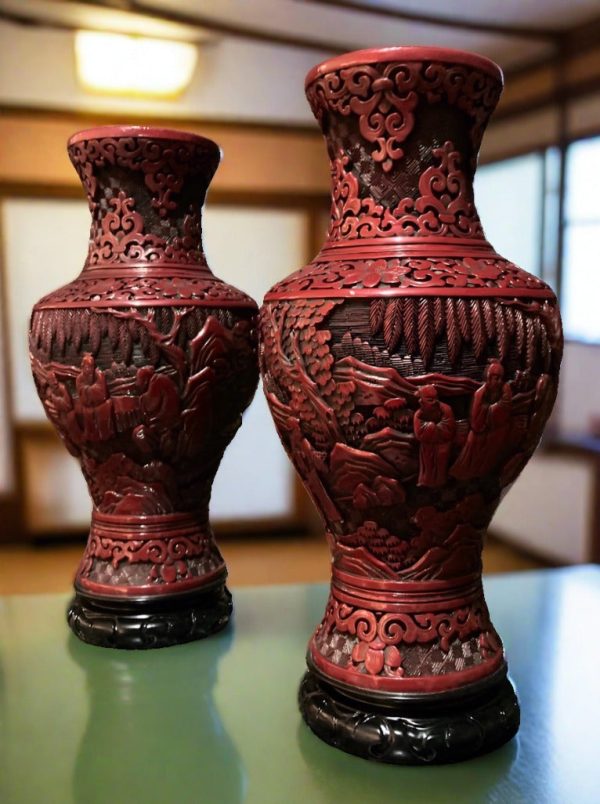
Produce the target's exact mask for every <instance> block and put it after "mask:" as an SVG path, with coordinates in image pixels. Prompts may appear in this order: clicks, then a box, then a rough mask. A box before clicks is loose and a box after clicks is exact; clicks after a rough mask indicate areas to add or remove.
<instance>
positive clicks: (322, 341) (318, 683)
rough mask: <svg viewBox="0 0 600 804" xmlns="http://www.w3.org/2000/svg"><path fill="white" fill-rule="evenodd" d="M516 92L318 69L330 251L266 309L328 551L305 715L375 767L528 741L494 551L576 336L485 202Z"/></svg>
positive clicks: (421, 76)
mask: <svg viewBox="0 0 600 804" xmlns="http://www.w3.org/2000/svg"><path fill="white" fill-rule="evenodd" d="M501 88H502V73H501V71H500V69H499V68H498V67H497V66H496V65H495V64H493V63H492V62H490V61H488V60H487V59H484V58H482V57H479V56H476V55H473V54H470V53H463V52H460V51H452V50H444V49H437V48H416V47H415V48H388V49H382V50H365V51H358V52H355V53H350V54H347V55H345V56H341V57H339V58H335V59H333V60H331V61H328V62H325V63H324V64H321V65H319V66H318V67H316V68H314V69H313V70H312V71H311V72H310V73H309V74H308V76H307V80H306V91H307V96H308V100H309V102H310V105H311V107H312V109H313V112H314V114H315V116H316V117H317V119H318V121H319V123H320V125H321V128H322V130H323V133H324V135H325V139H326V142H327V149H328V152H329V157H330V159H331V175H332V204H331V223H330V226H329V234H328V238H327V241H326V243H325V245H324V246H323V248H322V249H321V251H320V253H319V254H318V255H317V257H316V258H315V259H314V260H313V262H312V263H311V264H310V265H308V266H306V267H305V268H302V269H301V270H300V271H297V272H296V273H294V274H292V275H291V276H290V277H289V278H287V279H285V280H283V281H282V282H280V283H279V284H277V285H275V287H273V288H272V290H271V291H270V292H269V293H268V294H267V296H266V298H265V303H264V306H263V308H262V311H261V319H260V341H261V346H260V361H261V370H262V373H263V378H264V387H265V392H266V395H267V399H268V401H269V405H270V408H271V412H272V414H273V418H274V420H275V423H276V426H277V429H278V432H279V434H280V436H281V440H282V441H283V444H284V446H285V448H286V449H287V451H288V453H289V455H290V458H291V459H292V461H293V463H294V465H295V467H296V469H297V470H298V472H299V473H300V475H301V476H302V479H303V481H304V483H305V485H306V486H307V488H308V490H309V492H310V494H311V495H312V498H313V500H314V503H315V505H316V506H317V508H318V509H319V511H320V513H321V516H322V518H323V521H324V523H325V528H326V533H327V539H328V541H329V544H330V545H331V550H332V561H333V564H332V582H331V592H330V597H329V602H328V605H327V610H326V612H325V616H324V618H323V621H322V622H321V624H320V625H319V626H318V628H317V629H316V631H315V633H314V635H313V637H312V639H311V640H310V644H309V648H308V668H309V669H308V673H307V674H306V676H305V677H304V680H303V682H302V685H301V688H300V707H301V710H302V713H303V716H304V718H305V720H306V722H307V723H308V724H309V726H310V727H311V729H313V731H314V732H315V733H316V734H317V735H318V736H319V737H321V738H322V739H323V740H325V741H327V742H329V743H331V744H333V745H335V746H337V747H338V748H341V749H343V750H345V751H348V752H351V753H355V754H359V755H361V756H364V757H367V758H369V759H375V760H379V761H382V762H393V763H430V762H449V761H455V760H459V759H465V758H467V757H470V756H473V755H476V754H479V753H483V752H485V751H488V750H490V749H492V748H494V747H497V746H499V745H501V744H502V743H504V742H506V741H507V740H509V739H510V738H511V737H512V736H513V735H514V734H515V733H516V731H517V729H518V725H519V706H518V702H517V698H516V695H515V692H514V690H513V687H512V685H511V683H510V681H509V680H508V678H507V665H506V661H505V657H504V652H503V647H502V642H501V641H500V637H499V636H498V634H497V633H496V631H495V629H494V626H493V625H492V623H491V621H490V617H489V614H488V609H487V607H486V603H485V600H484V596H483V590H482V583H481V549H482V542H483V539H484V535H485V531H486V528H487V526H488V524H489V522H490V519H491V517H492V515H493V513H494V510H495V509H496V507H497V505H498V503H499V501H500V499H501V498H502V496H503V494H504V493H505V492H506V491H507V489H508V488H509V486H510V485H511V483H512V482H513V481H514V480H515V479H516V477H517V475H518V474H519V472H520V471H521V469H522V468H523V467H524V465H525V464H526V462H527V460H528V459H529V458H530V456H531V455H532V453H533V451H534V449H535V448H536V445H537V443H538V441H539V439H540V437H541V434H542V430H543V427H544V424H545V422H546V420H547V418H548V416H549V414H550V411H551V408H552V405H553V402H554V399H555V396H556V389H557V381H558V370H559V363H560V358H561V351H562V337H561V325H560V318H559V313H558V309H557V306H556V298H555V296H554V294H553V292H552V290H551V289H550V288H549V287H548V286H547V285H545V284H544V283H543V282H542V281H540V280H539V279H537V278H536V277H534V276H531V275H529V274H527V273H526V272H525V271H523V270H521V269H520V268H518V267H517V266H516V265H513V264H512V263H511V262H509V261H508V260H507V259H504V258H503V257H501V256H500V255H498V254H497V253H496V252H495V251H494V249H493V247H492V245H491V244H490V243H489V242H488V241H487V240H486V239H485V235H484V232H483V229H482V226H481V223H480V221H479V218H478V216H477V211H476V209H475V206H474V202H473V189H472V188H473V184H472V183H473V174H474V171H475V166H476V161H477V154H478V151H479V146H480V142H481V138H482V135H483V132H484V129H485V126H486V124H487V122H488V119H489V117H490V115H491V113H492V111H493V109H494V107H495V105H496V103H497V101H498V97H499V95H500V92H501ZM532 513H533V512H532ZM515 616H518V601H515Z"/></svg>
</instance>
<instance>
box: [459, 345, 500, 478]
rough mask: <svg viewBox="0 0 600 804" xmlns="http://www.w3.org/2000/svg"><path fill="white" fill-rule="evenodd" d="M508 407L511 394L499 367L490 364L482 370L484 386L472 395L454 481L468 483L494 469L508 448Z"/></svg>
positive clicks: (498, 364) (498, 363) (494, 362)
mask: <svg viewBox="0 0 600 804" xmlns="http://www.w3.org/2000/svg"><path fill="white" fill-rule="evenodd" d="M511 406H512V391H511V389H510V385H509V384H508V383H507V382H504V369H503V367H502V364H501V363H500V362H499V361H498V360H492V361H490V363H489V364H488V366H487V367H486V369H485V382H484V383H483V385H482V386H481V388H479V389H478V390H477V391H475V394H474V395H473V402H472V403H471V415H470V417H469V424H470V428H471V429H470V431H469V435H468V436H467V441H466V444H465V446H464V448H463V450H462V452H461V453H460V455H459V456H458V458H457V460H456V463H455V464H454V466H453V467H452V469H451V470H450V471H451V474H452V475H453V476H454V477H456V478H457V479H458V480H469V479H470V478H472V477H480V476H482V475H486V474H488V473H489V472H492V471H494V469H496V468H497V466H498V464H499V463H500V462H501V461H502V458H503V457H504V455H505V453H506V451H507V448H508V447H509V444H508V437H509V433H510V414H511Z"/></svg>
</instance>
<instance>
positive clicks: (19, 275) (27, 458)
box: [0, 198, 308, 532]
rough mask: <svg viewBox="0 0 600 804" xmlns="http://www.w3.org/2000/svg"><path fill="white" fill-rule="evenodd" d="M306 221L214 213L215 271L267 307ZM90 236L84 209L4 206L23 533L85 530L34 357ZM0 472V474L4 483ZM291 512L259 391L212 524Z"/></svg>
mask: <svg viewBox="0 0 600 804" xmlns="http://www.w3.org/2000/svg"><path fill="white" fill-rule="evenodd" d="M307 219H308V216H307V214H306V212H305V211H304V210H302V209H293V210H291V209H275V208H265V207H256V206H244V207H242V206H230V205H224V204H222V205H213V206H209V209H208V210H207V211H206V216H205V225H204V233H205V243H206V250H207V254H208V258H209V261H210V264H211V266H212V268H213V271H214V272H215V273H216V274H217V275H218V276H222V277H223V278H225V279H227V280H228V281H230V282H232V283H233V284H235V285H237V286H238V287H240V288H242V289H243V290H246V291H247V292H248V293H250V294H251V295H252V296H253V297H254V298H255V299H256V300H257V301H258V302H259V303H260V302H261V300H262V297H263V295H264V293H265V291H266V290H267V289H268V288H269V287H270V285H272V284H273V283H274V282H275V281H277V279H279V278H280V277H283V276H284V275H285V274H286V273H289V272H290V271H291V270H294V269H295V268H297V267H299V266H300V265H301V264H302V263H303V261H305V260H306V258H307V256H308V255H307V254H306V251H307V242H308V232H307ZM88 228H89V217H88V210H87V207H86V204H85V202H84V201H79V200H61V199H47V198H44V199H40V198H5V199H4V200H3V202H2V231H3V246H4V248H3V251H4V254H3V264H4V291H5V296H6V304H5V309H6V310H7V313H8V322H7V332H8V341H9V343H8V354H9V358H10V367H11V386H12V396H13V400H12V401H13V408H14V415H15V424H16V426H17V430H18V432H19V436H20V437H19V443H20V446H21V456H20V458H21V467H22V468H21V478H22V480H21V483H22V485H23V489H22V493H23V494H24V502H25V512H26V520H27V521H26V524H27V527H28V529H29V530H30V531H32V532H40V531H56V532H64V531H65V530H69V529H71V530H72V529H78V528H82V527H84V526H85V523H86V521H87V520H88V517H89V508H90V503H89V498H88V495H87V490H86V489H85V485H84V482H83V480H82V478H81V475H80V472H79V467H78V466H77V464H76V462H75V461H74V460H73V459H72V458H71V457H70V456H69V455H68V454H67V452H66V451H65V449H64V447H63V446H62V445H61V444H60V443H59V441H58V439H57V438H56V437H55V436H54V435H53V434H52V432H51V430H50V427H49V425H46V419H45V416H44V413H43V410H42V407H41V405H40V403H39V401H38V398H37V394H36V392H35V388H34V385H33V382H32V380H31V376H30V372H29V364H28V356H27V325H28V318H29V313H30V310H31V307H32V305H33V304H34V302H35V301H36V300H37V299H38V298H39V297H40V296H42V295H43V294H45V293H47V292H48V291H50V290H51V289H53V288H56V287H58V286H59V285H61V284H64V283H66V282H68V281H69V280H70V279H72V278H73V277H75V276H76V275H77V273H78V272H79V270H80V269H81V266H82V264H83V260H84V257H85V253H86V243H87V233H88ZM0 368H1V367H0ZM1 401H2V388H0V404H1ZM5 422H6V412H5V411H3V410H1V409H0V425H2V426H4V425H5ZM1 457H2V456H1V455H0V458H1ZM1 471H2V467H1V466H0V480H1V479H2V474H1ZM293 506H294V476H293V473H292V470H291V467H290V465H289V462H288V460H287V458H286V456H285V454H284V452H283V449H282V447H281V445H280V443H279V440H278V438H277V435H276V433H275V431H274V429H273V426H272V422H271V419H270V415H269V413H268V411H267V408H266V404H265V401H264V398H263V394H262V390H261V388H260V387H259V389H258V391H257V394H256V398H255V400H254V402H253V403H252V406H251V407H250V409H249V410H248V411H247V412H246V414H245V417H244V426H243V427H242V428H241V430H240V431H239V433H238V435H237V436H236V438H235V440H234V442H233V444H232V445H231V447H230V449H229V450H228V452H227V454H226V456H225V458H224V460H223V463H222V465H221V468H220V470H219V473H218V476H217V479H216V482H215V486H214V493H213V500H212V504H211V512H212V516H213V518H214V520H215V521H224V520H226V521H227V522H232V521H236V520H244V521H249V520H260V521H263V520H274V519H281V518H288V517H292V516H293V514H294V510H293Z"/></svg>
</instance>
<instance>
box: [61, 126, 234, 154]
mask: <svg viewBox="0 0 600 804" xmlns="http://www.w3.org/2000/svg"><path fill="white" fill-rule="evenodd" d="M125 137H126V138H128V139H129V138H132V137H133V138H142V137H145V138H147V139H153V140H179V141H181V142H197V143H199V144H203V145H204V146H205V147H206V148H207V149H210V150H215V151H218V152H219V153H220V152H221V149H220V147H219V146H218V145H217V143H216V142H215V141H214V140H211V139H209V138H208V137H203V136H201V135H200V134H194V133H192V132H191V131H181V130H179V129H176V128H163V127H161V126H138V125H130V124H123V125H109V126H95V127H94V128H86V129H83V130H82V131H77V132H76V133H75V134H73V135H72V136H71V137H69V139H68V141H67V147H70V146H71V145H76V144H77V143H79V142H83V141H84V140H101V139H119V138H125Z"/></svg>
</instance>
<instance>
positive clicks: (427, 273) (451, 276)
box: [268, 257, 553, 299]
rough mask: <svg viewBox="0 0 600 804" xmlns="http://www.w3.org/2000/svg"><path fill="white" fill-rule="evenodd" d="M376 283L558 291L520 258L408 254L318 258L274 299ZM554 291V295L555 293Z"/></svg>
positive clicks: (348, 291)
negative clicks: (519, 264)
mask: <svg viewBox="0 0 600 804" xmlns="http://www.w3.org/2000/svg"><path fill="white" fill-rule="evenodd" d="M374 288H386V289H387V288H389V289H395V290H397V291H398V292H400V291H402V290H404V289H406V288H418V289H421V290H422V291H423V292H430V293H435V292H438V293H439V292H440V291H443V290H447V289H450V290H452V291H455V292H460V290H461V289H467V288H468V289H477V288H480V289H481V290H485V291H486V292H490V291H491V289H494V288H496V289H498V290H515V291H524V290H528V291H535V292H542V293H544V295H547V296H548V297H550V296H551V294H552V291H550V289H549V288H548V286H547V285H546V283H545V282H542V280H541V279H538V278H537V277H535V276H532V275H531V274H526V273H525V272H524V271H522V270H521V269H520V268H518V267H517V266H516V265H514V263H512V262H509V260H505V259H502V258H501V257H463V258H458V257H445V258H441V257H440V258H436V257H430V258H426V257H404V258H397V259H396V258H379V259H377V258H374V259H367V260H359V259H354V260H347V259H341V260H331V261H327V262H324V261H322V260H320V259H317V260H315V261H314V262H312V263H311V264H310V265H308V266H306V267H305V268H301V269H300V270H299V271H296V272H295V273H293V274H291V275H290V276H289V277H287V278H286V279H283V280H282V281H281V282H278V283H277V284H276V285H274V286H273V288H272V289H271V291H269V295H268V298H269V299H273V298H286V297H287V298H294V297H295V296H297V295H298V294H301V293H304V292H308V291H310V292H313V291H314V292H315V293H316V292H321V293H324V292H325V291H327V293H334V292H335V291H340V293H339V295H340V296H342V295H344V296H348V297H349V296H350V295H355V293H356V291H357V290H358V291H361V290H371V289H374ZM552 295H553V294H552Z"/></svg>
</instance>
